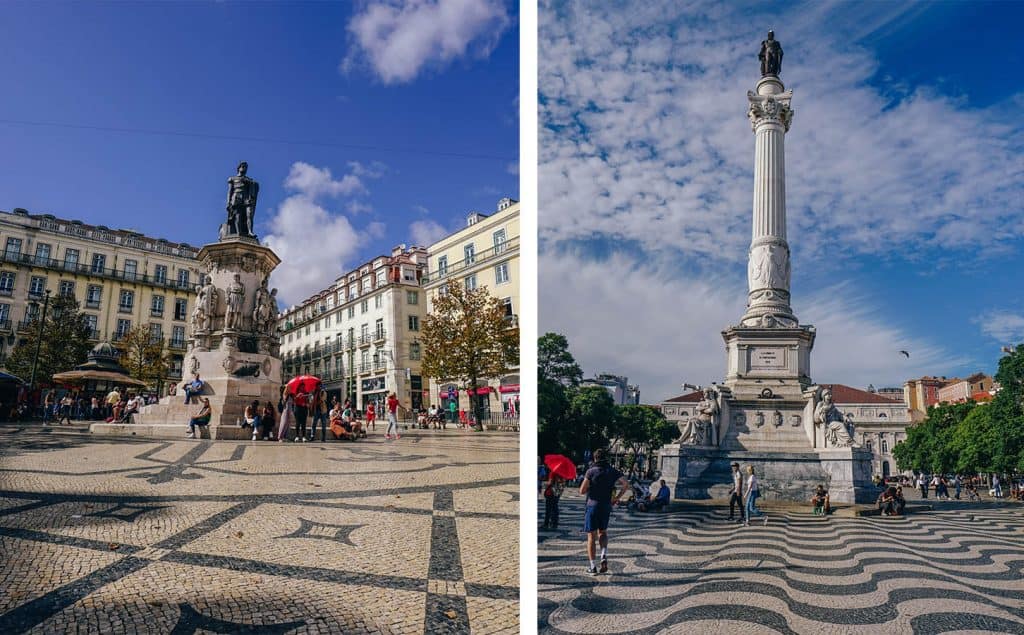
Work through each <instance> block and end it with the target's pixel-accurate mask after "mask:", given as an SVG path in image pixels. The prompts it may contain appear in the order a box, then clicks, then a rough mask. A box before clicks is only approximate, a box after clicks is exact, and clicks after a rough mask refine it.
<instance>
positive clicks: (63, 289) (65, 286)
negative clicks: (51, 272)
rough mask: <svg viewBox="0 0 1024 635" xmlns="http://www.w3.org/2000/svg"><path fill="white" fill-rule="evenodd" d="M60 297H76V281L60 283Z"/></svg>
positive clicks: (62, 281)
mask: <svg viewBox="0 0 1024 635" xmlns="http://www.w3.org/2000/svg"><path fill="white" fill-rule="evenodd" d="M60 295H61V297H64V298H73V297H75V282H74V280H61V281H60Z"/></svg>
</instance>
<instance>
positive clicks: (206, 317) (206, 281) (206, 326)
mask: <svg viewBox="0 0 1024 635" xmlns="http://www.w3.org/2000/svg"><path fill="white" fill-rule="evenodd" d="M202 282H203V284H200V286H199V291H198V295H197V297H196V308H194V309H192V331H193V332H196V331H209V330H210V329H211V328H213V318H214V317H215V316H216V313H217V287H215V286H213V281H212V280H211V279H210V278H209V277H204V278H203V281H202Z"/></svg>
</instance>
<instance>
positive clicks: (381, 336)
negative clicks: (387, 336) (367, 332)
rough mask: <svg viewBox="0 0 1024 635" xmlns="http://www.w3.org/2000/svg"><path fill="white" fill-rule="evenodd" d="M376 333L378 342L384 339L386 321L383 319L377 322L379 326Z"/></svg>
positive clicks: (375, 330)
mask: <svg viewBox="0 0 1024 635" xmlns="http://www.w3.org/2000/svg"><path fill="white" fill-rule="evenodd" d="M374 332H375V333H376V335H377V339H378V340H382V339H384V320H383V319H379V320H377V326H376V328H375V329H374Z"/></svg>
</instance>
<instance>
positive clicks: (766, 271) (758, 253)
mask: <svg viewBox="0 0 1024 635" xmlns="http://www.w3.org/2000/svg"><path fill="white" fill-rule="evenodd" d="M789 273H790V265H789V254H788V253H787V252H786V248H785V247H783V246H781V245H761V246H760V247H757V248H756V249H755V251H754V253H753V254H751V257H750V262H749V264H748V265H747V283H748V285H749V288H750V289H752V290H753V289H762V288H765V287H767V288H769V289H789Z"/></svg>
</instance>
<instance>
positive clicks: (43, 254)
mask: <svg viewBox="0 0 1024 635" xmlns="http://www.w3.org/2000/svg"><path fill="white" fill-rule="evenodd" d="M50 253H51V248H50V245H48V244H47V243H36V264H37V265H46V264H48V263H49V260H50Z"/></svg>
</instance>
